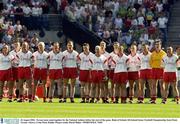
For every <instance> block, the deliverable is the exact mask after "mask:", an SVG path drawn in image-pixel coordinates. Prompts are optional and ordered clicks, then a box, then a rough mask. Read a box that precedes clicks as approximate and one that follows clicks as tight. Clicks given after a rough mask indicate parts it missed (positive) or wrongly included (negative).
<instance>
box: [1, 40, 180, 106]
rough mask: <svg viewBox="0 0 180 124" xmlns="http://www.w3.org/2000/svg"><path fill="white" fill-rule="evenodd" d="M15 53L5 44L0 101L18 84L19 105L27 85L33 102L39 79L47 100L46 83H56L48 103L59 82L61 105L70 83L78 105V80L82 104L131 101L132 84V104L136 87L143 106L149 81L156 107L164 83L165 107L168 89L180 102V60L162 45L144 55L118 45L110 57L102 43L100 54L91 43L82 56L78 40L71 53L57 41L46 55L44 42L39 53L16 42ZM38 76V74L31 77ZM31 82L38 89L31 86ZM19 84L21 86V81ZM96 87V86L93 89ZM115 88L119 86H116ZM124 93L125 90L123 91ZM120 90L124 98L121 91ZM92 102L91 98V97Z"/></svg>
mask: <svg viewBox="0 0 180 124" xmlns="http://www.w3.org/2000/svg"><path fill="white" fill-rule="evenodd" d="M14 46H15V47H14V50H12V51H9V47H8V46H7V45H5V46H4V47H3V49H2V53H1V54H0V96H1V97H0V100H1V99H2V93H3V86H4V83H5V81H8V84H9V85H8V86H9V100H8V101H9V102H11V101H12V91H13V87H14V84H16V85H17V89H18V90H19V92H20V97H19V100H18V102H22V101H23V84H24V82H26V83H27V85H28V88H29V90H28V91H29V92H28V94H29V102H33V96H35V95H34V94H36V88H37V85H38V81H41V82H42V84H43V89H44V98H43V101H44V102H46V97H45V94H46V88H45V84H46V80H47V76H48V75H49V78H50V80H51V84H50V92H49V96H50V98H49V102H52V98H53V86H54V82H55V81H57V82H58V86H59V88H60V89H59V91H61V92H59V98H60V102H66V89H67V83H68V82H69V81H70V82H71V85H70V86H71V87H70V100H71V102H72V103H73V102H74V92H75V82H76V78H77V77H78V70H79V80H80V82H81V96H82V102H86V101H87V102H88V101H89V100H90V101H89V102H95V99H96V102H98V101H99V100H100V98H102V101H103V103H108V102H109V101H108V97H111V100H112V102H115V103H118V100H119V98H120V97H121V102H122V103H126V99H127V92H126V83H127V82H128V81H129V86H130V90H129V96H128V97H129V102H130V103H132V102H133V96H134V85H135V84H136V85H137V88H138V102H139V103H143V100H144V85H145V82H146V81H147V82H148V83H149V87H150V95H151V103H156V97H157V83H158V82H160V87H161V96H162V99H163V100H162V103H166V99H167V96H168V88H169V85H172V86H173V90H174V93H175V96H176V101H177V103H178V101H179V93H178V90H177V75H176V72H177V62H178V60H179V58H178V57H177V56H176V55H174V54H173V48H172V47H168V48H167V54H166V53H165V52H164V51H163V50H162V49H161V41H156V42H155V50H154V51H153V52H152V53H150V52H149V51H148V45H143V48H142V53H141V54H137V47H136V45H132V46H131V48H130V51H131V53H130V55H128V56H127V55H125V54H124V51H123V46H121V45H119V44H118V43H117V42H115V43H114V50H113V51H112V52H111V53H108V52H106V51H105V48H106V43H105V42H104V41H102V42H100V46H96V47H95V54H93V53H91V52H90V51H89V44H87V43H84V44H83V52H82V53H80V54H78V52H76V51H75V50H74V49H73V42H72V41H69V42H68V43H67V50H65V51H64V52H61V51H60V46H59V44H58V43H54V45H53V50H52V51H51V52H49V53H47V52H45V51H44V43H43V42H40V43H39V44H38V50H37V51H36V52H34V53H31V52H30V51H29V45H28V43H26V42H24V43H22V46H21V47H20V43H18V42H16V43H15V44H14ZM32 75H33V76H32ZM32 79H33V82H34V88H32ZM17 81H18V82H17ZM109 81H110V82H111V85H112V86H111V93H110V94H109V93H108V82H109ZM90 84H91V85H90ZM114 84H116V85H114ZM120 89H121V90H120ZM120 91H121V96H119V92H120ZM90 98H91V99H90Z"/></svg>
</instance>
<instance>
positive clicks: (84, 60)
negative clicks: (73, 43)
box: [78, 52, 93, 70]
mask: <svg viewBox="0 0 180 124" xmlns="http://www.w3.org/2000/svg"><path fill="white" fill-rule="evenodd" d="M92 56H93V53H91V52H89V54H88V55H86V54H84V52H82V53H80V54H79V56H78V58H79V64H80V70H89V69H91V67H92V60H91V58H92Z"/></svg>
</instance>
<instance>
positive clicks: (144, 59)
mask: <svg viewBox="0 0 180 124" xmlns="http://www.w3.org/2000/svg"><path fill="white" fill-rule="evenodd" d="M150 57H151V53H150V52H149V53H148V54H147V55H144V54H143V53H141V54H140V55H139V58H140V61H141V67H140V70H144V69H151V67H150V64H149V61H150Z"/></svg>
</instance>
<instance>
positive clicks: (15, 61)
mask: <svg viewBox="0 0 180 124" xmlns="http://www.w3.org/2000/svg"><path fill="white" fill-rule="evenodd" d="M17 53H18V52H16V51H15V50H12V51H11V52H10V54H11V55H12V56H14V60H13V63H12V66H13V67H18V64H19V60H18V57H17Z"/></svg>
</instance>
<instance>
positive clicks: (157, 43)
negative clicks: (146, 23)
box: [154, 39, 161, 51]
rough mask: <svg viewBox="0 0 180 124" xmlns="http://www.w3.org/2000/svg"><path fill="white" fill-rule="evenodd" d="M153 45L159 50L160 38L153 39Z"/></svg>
mask: <svg viewBox="0 0 180 124" xmlns="http://www.w3.org/2000/svg"><path fill="white" fill-rule="evenodd" d="M154 47H155V50H156V51H159V50H161V40H160V39H157V40H155V42H154Z"/></svg>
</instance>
